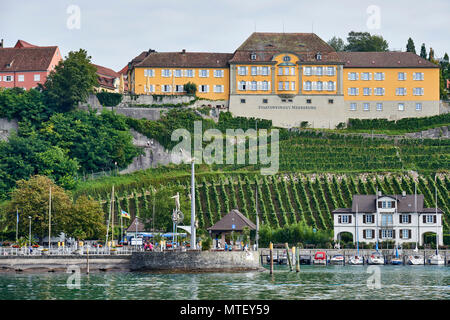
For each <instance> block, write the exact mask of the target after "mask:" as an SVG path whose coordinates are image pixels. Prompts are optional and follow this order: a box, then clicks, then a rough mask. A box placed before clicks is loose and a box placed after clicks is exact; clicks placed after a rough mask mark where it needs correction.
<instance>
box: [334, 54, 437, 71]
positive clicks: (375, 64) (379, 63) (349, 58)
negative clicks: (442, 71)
mask: <svg viewBox="0 0 450 320" xmlns="http://www.w3.org/2000/svg"><path fill="white" fill-rule="evenodd" d="M338 55H339V57H340V58H341V60H342V61H343V62H344V68H439V66H438V65H435V64H434V63H432V62H430V61H428V60H426V59H424V58H422V57H420V56H418V55H416V54H415V53H412V52H396V51H395V52H394V51H386V52H338Z"/></svg>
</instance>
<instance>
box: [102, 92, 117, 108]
mask: <svg viewBox="0 0 450 320" xmlns="http://www.w3.org/2000/svg"><path fill="white" fill-rule="evenodd" d="M96 96H97V98H98V101H99V102H100V104H101V105H102V106H107V107H115V106H117V105H118V104H119V103H120V102H122V98H123V96H122V94H120V93H116V92H106V91H102V92H97V94H96Z"/></svg>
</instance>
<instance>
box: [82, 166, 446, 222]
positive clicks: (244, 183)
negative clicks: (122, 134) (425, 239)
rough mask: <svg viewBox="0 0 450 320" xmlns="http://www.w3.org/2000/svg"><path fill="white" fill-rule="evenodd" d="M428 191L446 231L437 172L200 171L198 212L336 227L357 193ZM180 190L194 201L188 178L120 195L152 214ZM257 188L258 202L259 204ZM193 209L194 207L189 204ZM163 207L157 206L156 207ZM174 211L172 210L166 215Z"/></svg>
mask: <svg viewBox="0 0 450 320" xmlns="http://www.w3.org/2000/svg"><path fill="white" fill-rule="evenodd" d="M415 184H416V187H417V193H418V194H423V195H424V206H425V207H429V208H433V207H434V206H435V202H434V199H435V188H437V195H438V206H439V207H440V208H441V209H442V210H443V211H444V212H445V219H444V229H445V230H448V226H449V223H450V216H449V214H450V209H449V208H450V197H449V190H450V179H449V176H448V175H444V174H441V175H438V177H437V179H436V185H435V181H434V176H431V175H419V176H417V177H416V178H413V177H412V176H410V175H408V174H389V175H375V174H360V175H350V174H345V175H336V174H324V175H317V174H314V175H305V174H295V173H292V174H279V175H275V176H261V175H255V174H253V173H247V174H243V173H242V174H239V173H229V174H228V173H227V174H216V175H211V174H210V175H201V176H199V177H196V208H197V209H196V212H197V217H198V221H199V227H200V228H207V227H209V226H211V225H212V224H214V223H215V222H217V221H218V220H219V219H220V218H221V217H223V216H224V215H225V214H226V213H228V212H229V211H230V209H233V208H238V209H239V210H240V211H241V212H242V213H243V214H244V215H246V216H247V217H248V218H250V219H251V220H252V221H255V219H256V217H255V212H256V207H257V208H258V212H259V215H260V221H261V223H262V224H264V225H270V226H271V227H283V226H286V225H290V224H293V223H295V222H300V221H304V222H306V223H307V224H308V225H309V226H312V227H314V228H317V229H318V230H330V229H332V228H333V218H332V214H331V211H333V210H334V209H335V208H347V207H351V200H352V195H353V194H375V192H376V190H377V189H378V190H380V191H381V192H382V193H383V194H401V192H402V191H406V192H407V193H408V194H414V188H415ZM174 187H177V188H181V190H184V195H182V196H183V197H184V198H183V199H184V201H185V202H188V201H189V192H190V189H189V176H186V177H185V178H180V179H176V180H171V181H169V182H167V183H165V184H159V185H158V186H157V187H156V188H155V189H154V186H152V185H148V186H143V187H142V188H135V189H126V188H123V189H122V190H120V189H119V190H120V191H119V192H118V194H116V196H117V197H116V201H117V203H118V205H119V207H120V209H123V210H125V211H127V212H129V213H131V215H132V216H134V215H135V214H136V213H138V215H139V216H146V217H151V209H152V203H153V201H154V200H155V199H156V198H155V197H157V196H154V194H155V192H156V194H158V190H162V189H166V190H167V188H169V189H170V188H174ZM256 192H258V203H256V197H255V195H256ZM91 196H94V197H95V198H96V199H99V201H101V202H102V203H103V208H104V210H105V212H107V208H108V206H109V198H110V194H108V193H94V194H91ZM186 207H187V208H189V206H186ZM157 209H158V208H157ZM167 214H168V215H169V214H170V213H169V212H168V213H167Z"/></svg>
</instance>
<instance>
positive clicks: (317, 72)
mask: <svg viewBox="0 0 450 320" xmlns="http://www.w3.org/2000/svg"><path fill="white" fill-rule="evenodd" d="M316 75H317V76H322V75H323V68H322V67H317V68H316Z"/></svg>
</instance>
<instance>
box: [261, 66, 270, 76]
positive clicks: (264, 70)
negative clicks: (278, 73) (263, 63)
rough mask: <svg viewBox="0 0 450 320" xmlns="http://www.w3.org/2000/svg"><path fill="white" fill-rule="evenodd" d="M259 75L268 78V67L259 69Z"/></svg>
mask: <svg viewBox="0 0 450 320" xmlns="http://www.w3.org/2000/svg"><path fill="white" fill-rule="evenodd" d="M261 74H262V75H263V76H268V75H269V67H261Z"/></svg>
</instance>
